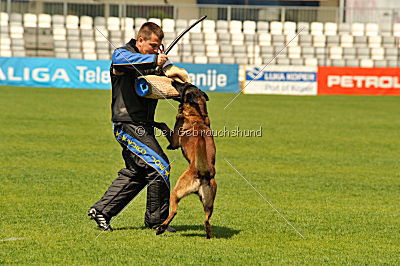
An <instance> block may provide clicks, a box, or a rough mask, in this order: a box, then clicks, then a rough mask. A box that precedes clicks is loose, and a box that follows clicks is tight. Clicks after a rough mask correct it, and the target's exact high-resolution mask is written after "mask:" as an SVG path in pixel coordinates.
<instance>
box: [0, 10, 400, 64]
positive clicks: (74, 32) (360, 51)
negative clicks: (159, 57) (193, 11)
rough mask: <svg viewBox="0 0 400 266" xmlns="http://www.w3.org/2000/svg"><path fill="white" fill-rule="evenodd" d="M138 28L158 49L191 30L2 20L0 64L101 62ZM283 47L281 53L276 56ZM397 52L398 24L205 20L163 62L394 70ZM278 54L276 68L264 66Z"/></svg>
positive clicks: (133, 22)
mask: <svg viewBox="0 0 400 266" xmlns="http://www.w3.org/2000/svg"><path fill="white" fill-rule="evenodd" d="M146 21H152V22H154V23H157V24H159V25H160V26H162V28H163V30H164V32H165V39H164V43H165V45H166V46H168V44H169V43H171V42H172V41H173V40H174V38H175V37H176V35H177V34H178V33H179V32H181V31H182V30H183V29H185V28H186V27H187V25H189V24H191V23H193V21H192V20H184V19H177V20H173V19H168V18H167V19H162V20H161V19H158V18H150V19H149V20H147V19H145V18H129V17H127V18H122V19H121V18H118V17H108V18H105V17H94V18H93V17H90V16H81V17H78V16H74V15H68V16H65V17H64V16H62V15H52V16H51V15H48V14H38V15H36V14H30V13H26V14H23V15H22V14H17V13H12V14H10V15H9V14H7V13H4V12H2V13H1V14H0V34H1V42H0V44H1V46H0V56H3V57H11V56H20V57H21V56H22V57H23V56H39V57H58V58H77V59H88V60H95V59H104V60H109V59H110V54H111V52H112V50H113V49H115V47H119V46H120V45H122V44H123V43H125V42H127V41H128V40H129V39H130V38H133V37H135V34H136V32H137V31H138V30H139V28H140V26H141V25H142V24H143V23H144V22H146ZM296 35H298V36H296ZM107 39H108V40H107ZM109 41H110V42H111V43H112V44H111V45H110V43H109ZM289 42H290V43H289ZM287 43H289V45H288V48H286V49H282V48H283V47H284V46H285V44H287ZM399 44H400V23H396V24H393V25H392V24H388V23H383V24H376V23H367V24H363V23H353V24H348V23H341V24H336V23H333V22H326V23H322V22H311V23H308V22H298V23H295V22H290V21H287V22H279V21H271V22H268V21H257V22H256V21H250V20H245V21H243V22H242V21H239V20H232V21H225V20H217V21H214V20H205V21H204V22H203V23H202V24H201V25H200V24H199V25H198V26H196V27H194V28H193V29H192V30H191V32H190V33H189V34H187V35H185V37H184V38H183V39H182V41H181V42H180V45H177V46H176V47H175V48H174V49H173V50H172V51H171V52H170V58H171V60H173V61H181V62H187V63H192V62H194V63H199V64H203V63H237V64H262V63H266V62H269V61H271V64H285V65H286V64H292V65H310V66H315V65H333V66H365V67H373V66H388V67H390V66H393V67H396V66H398V65H399V63H398V60H399V48H400V45H399ZM281 50H282V51H281ZM279 52H280V54H279V56H277V58H276V60H271V59H272V58H273V57H274V55H276V54H277V53H279Z"/></svg>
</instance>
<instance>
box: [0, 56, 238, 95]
mask: <svg viewBox="0 0 400 266" xmlns="http://www.w3.org/2000/svg"><path fill="white" fill-rule="evenodd" d="M110 63H111V62H110V61H107V60H95V61H92V60H80V59H59V58H29V57H27V58H18V57H10V58H4V57H0V86H4V85H10V86H25V87H49V88H76V89H111V85H110V73H109V69H110ZM177 65H178V66H180V67H183V68H185V69H186V70H187V71H188V72H189V75H190V77H191V78H192V82H193V84H195V85H196V86H198V87H199V88H201V89H202V90H205V91H218V92H237V91H239V81H238V72H239V66H238V65H221V64H181V63H179V64H177Z"/></svg>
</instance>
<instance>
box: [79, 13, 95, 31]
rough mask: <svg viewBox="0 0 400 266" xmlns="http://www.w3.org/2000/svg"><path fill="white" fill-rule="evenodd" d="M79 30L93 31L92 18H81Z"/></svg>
mask: <svg viewBox="0 0 400 266" xmlns="http://www.w3.org/2000/svg"><path fill="white" fill-rule="evenodd" d="M80 28H81V30H91V29H93V18H92V17H89V16H82V17H81V18H80Z"/></svg>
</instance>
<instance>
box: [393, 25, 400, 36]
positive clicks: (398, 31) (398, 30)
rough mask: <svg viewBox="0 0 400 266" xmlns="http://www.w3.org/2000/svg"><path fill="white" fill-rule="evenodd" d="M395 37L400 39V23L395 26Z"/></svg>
mask: <svg viewBox="0 0 400 266" xmlns="http://www.w3.org/2000/svg"><path fill="white" fill-rule="evenodd" d="M393 36H395V37H400V23H395V24H394V25H393Z"/></svg>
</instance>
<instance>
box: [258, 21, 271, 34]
mask: <svg viewBox="0 0 400 266" xmlns="http://www.w3.org/2000/svg"><path fill="white" fill-rule="evenodd" d="M257 32H258V33H269V23H268V22H267V21H257Z"/></svg>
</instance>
